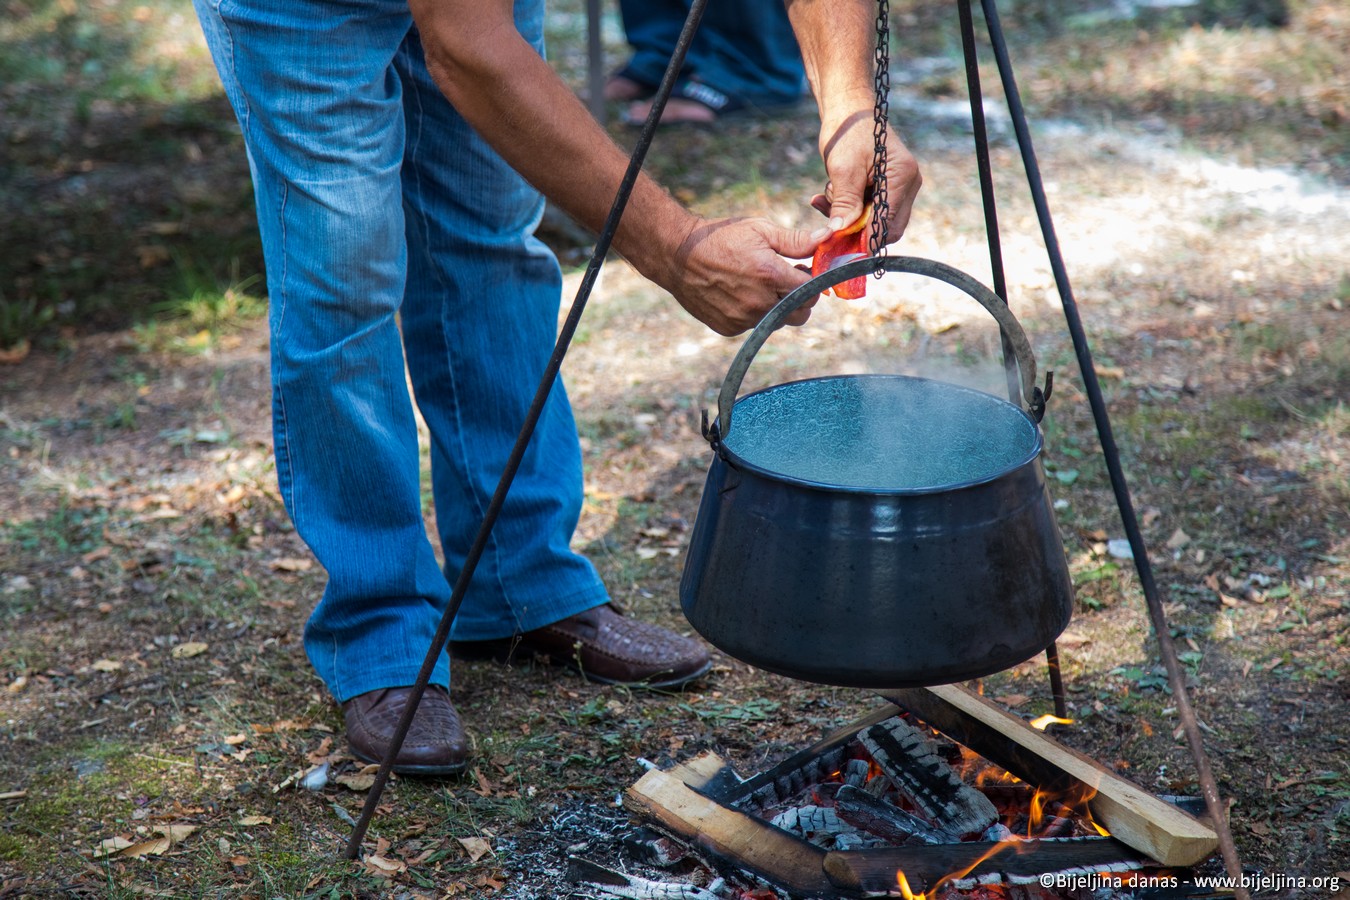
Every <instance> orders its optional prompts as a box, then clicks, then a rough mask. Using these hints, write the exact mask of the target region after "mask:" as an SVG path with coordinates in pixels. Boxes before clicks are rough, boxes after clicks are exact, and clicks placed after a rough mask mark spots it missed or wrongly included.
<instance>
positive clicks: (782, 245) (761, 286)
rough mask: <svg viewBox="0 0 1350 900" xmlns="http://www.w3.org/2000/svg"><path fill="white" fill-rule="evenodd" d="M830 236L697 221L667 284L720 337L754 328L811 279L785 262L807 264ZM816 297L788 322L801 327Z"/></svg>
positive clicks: (742, 222)
mask: <svg viewBox="0 0 1350 900" xmlns="http://www.w3.org/2000/svg"><path fill="white" fill-rule="evenodd" d="M828 234H829V232H828V230H827V229H820V230H819V231H817V232H815V233H813V234H808V233H807V232H806V231H803V230H793V229H790V228H783V227H781V226H779V225H775V224H774V223H773V222H770V221H768V220H766V219H717V220H699V221H698V222H697V223H696V224H695V225H694V227H693V229H692V230H691V231H690V232H689V234H688V236H687V237H686V238H685V239H684V241H683V242H682V243H681V244H680V247H679V250H678V251H677V252H676V254H675V260H674V262H675V265H674V266H673V267H672V269H671V271H670V275H669V279H668V281H667V283H664V284H663V285H662V286H663V287H665V288H666V289H667V290H669V291H670V292H671V293H672V294H674V295H675V299H676V300H678V301H679V303H680V305H681V306H683V307H684V308H685V309H686V310H688V311H689V313H690V315H692V316H693V317H694V318H696V319H698V320H699V321H700V322H702V323H703V324H705V325H707V326H708V327H709V328H711V329H712V330H713V331H716V332H717V333H718V334H725V335H732V334H739V333H741V332H742V331H745V330H746V329H748V328H753V327H754V326H755V325H756V324H757V323H758V322H759V320H760V319H762V318H764V315H765V313H767V312H768V311H769V310H770V309H772V308H773V307H774V305H775V304H777V303H778V301H779V300H781V299H783V297H785V296H786V295H787V294H789V293H791V292H792V291H793V290H795V289H796V288H798V287H800V286H801V285H802V284H804V283H806V282H807V281H808V280H810V277H811V276H810V273H808V272H806V271H804V270H802V269H801V268H798V267H796V266H793V265H792V264H791V263H788V262H787V261H786V260H784V259H783V258H782V257H784V256H786V257H789V258H792V259H804V258H806V257H809V256H810V255H811V254H812V253H813V252H814V251H815V248H816V245H817V244H819V243H820V241H821V240H822V239H823V238H825V237H826V236H827V235H828ZM815 304H816V298H812V299H811V300H809V301H807V302H806V303H805V304H804V305H803V306H802V307H801V308H799V309H798V310H797V311H796V312H794V313H793V314H792V315H791V316H789V317H788V320H787V323H788V324H789V325H802V324H804V323H805V322H806V320H807V319H809V318H810V317H811V307H812V306H815Z"/></svg>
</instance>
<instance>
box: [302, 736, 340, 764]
mask: <svg viewBox="0 0 1350 900" xmlns="http://www.w3.org/2000/svg"><path fill="white" fill-rule="evenodd" d="M332 750H333V739H332V738H330V737H326V738H324V739H323V740H322V741H319V746H318V747H316V748H314V749H313V750H311V751H309V752H308V753H306V754H305V757H306V758H307V759H308V760H309V761H310V762H311V763H313V764H314V765H316V766H317V765H318V764H319V763H321V762H324V761H326V760H328V757H329V755H330V754H331V753H332Z"/></svg>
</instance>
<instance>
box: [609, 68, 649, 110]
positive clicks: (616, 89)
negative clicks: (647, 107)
mask: <svg viewBox="0 0 1350 900" xmlns="http://www.w3.org/2000/svg"><path fill="white" fill-rule="evenodd" d="M656 87H657V86H656V85H654V84H652V83H651V82H650V81H647V80H646V79H645V78H639V77H638V76H637V75H635V74H634V73H633V70H632V69H630V68H629V67H628V66H623V67H622V68H618V69H615V70H614V71H613V72H611V73H610V75H609V78H607V79H606V80H605V89H604V97H605V99H606V100H608V101H610V102H615V103H632V102H635V101H638V100H647V99H649V98H650V97H651V96H652V95H653V94H655V93H656Z"/></svg>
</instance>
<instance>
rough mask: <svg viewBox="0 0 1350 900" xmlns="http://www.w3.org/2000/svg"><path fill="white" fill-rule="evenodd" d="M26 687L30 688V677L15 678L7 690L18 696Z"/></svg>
mask: <svg viewBox="0 0 1350 900" xmlns="http://www.w3.org/2000/svg"><path fill="white" fill-rule="evenodd" d="M26 687H28V676H27V675H20V676H19V677H18V678H15V679H14V680H13V681H11V682H10V683H9V684H8V685H6V686H5V690H6V691H8V692H9V693H11V694H17V693H18V692H19V691H21V690H23V689H24V688H26Z"/></svg>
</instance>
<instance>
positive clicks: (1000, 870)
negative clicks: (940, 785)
mask: <svg viewBox="0 0 1350 900" xmlns="http://www.w3.org/2000/svg"><path fill="white" fill-rule="evenodd" d="M1147 863H1148V860H1146V859H1145V858H1144V857H1143V855H1142V854H1140V853H1139V852H1137V851H1135V850H1132V849H1130V848H1129V847H1127V846H1125V845H1124V844H1122V843H1121V842H1120V841H1117V840H1114V839H1112V838H1101V837H1095V838H1067V839H1065V838H1060V839H1057V840H1055V839H1048V840H1034V841H1010V842H1007V843H1004V844H995V843H991V842H989V841H968V842H964V843H959V844H927V845H923V846H915V847H875V848H871V849H867V850H849V851H834V852H831V853H827V854H825V861H824V866H825V871H826V873H827V874H828V876H829V878H830V880H831V881H833V882H834V884H835V887H836V888H837V889H840V890H844V891H863V892H869V893H870V892H876V891H886V890H894V889H895V887H896V873H897V872H904V873H905V880H906V881H907V882H908V883H909V887H910V890H912V891H914V892H915V893H919V892H922V891H927V890H929V889H930V888H932V887H933V885H935V884H936V883H937V882H938V881H939V880H940V879H942V878H944V877H946V876H948V875H951V874H952V873H958V872H960V873H963V874H962V876H961V878H962V882H958V883H964V879H971V880H972V882H973V881H979V882H984V881H986V880H987V881H992V882H999V881H1004V880H1006V881H1009V882H1021V883H1030V882H1031V881H1033V880H1037V879H1039V878H1040V876H1041V875H1044V874H1046V873H1066V872H1073V873H1077V872H1078V871H1080V870H1082V871H1083V872H1101V871H1133V870H1135V869H1138V868H1140V867H1141V866H1143V865H1145V864H1147Z"/></svg>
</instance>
